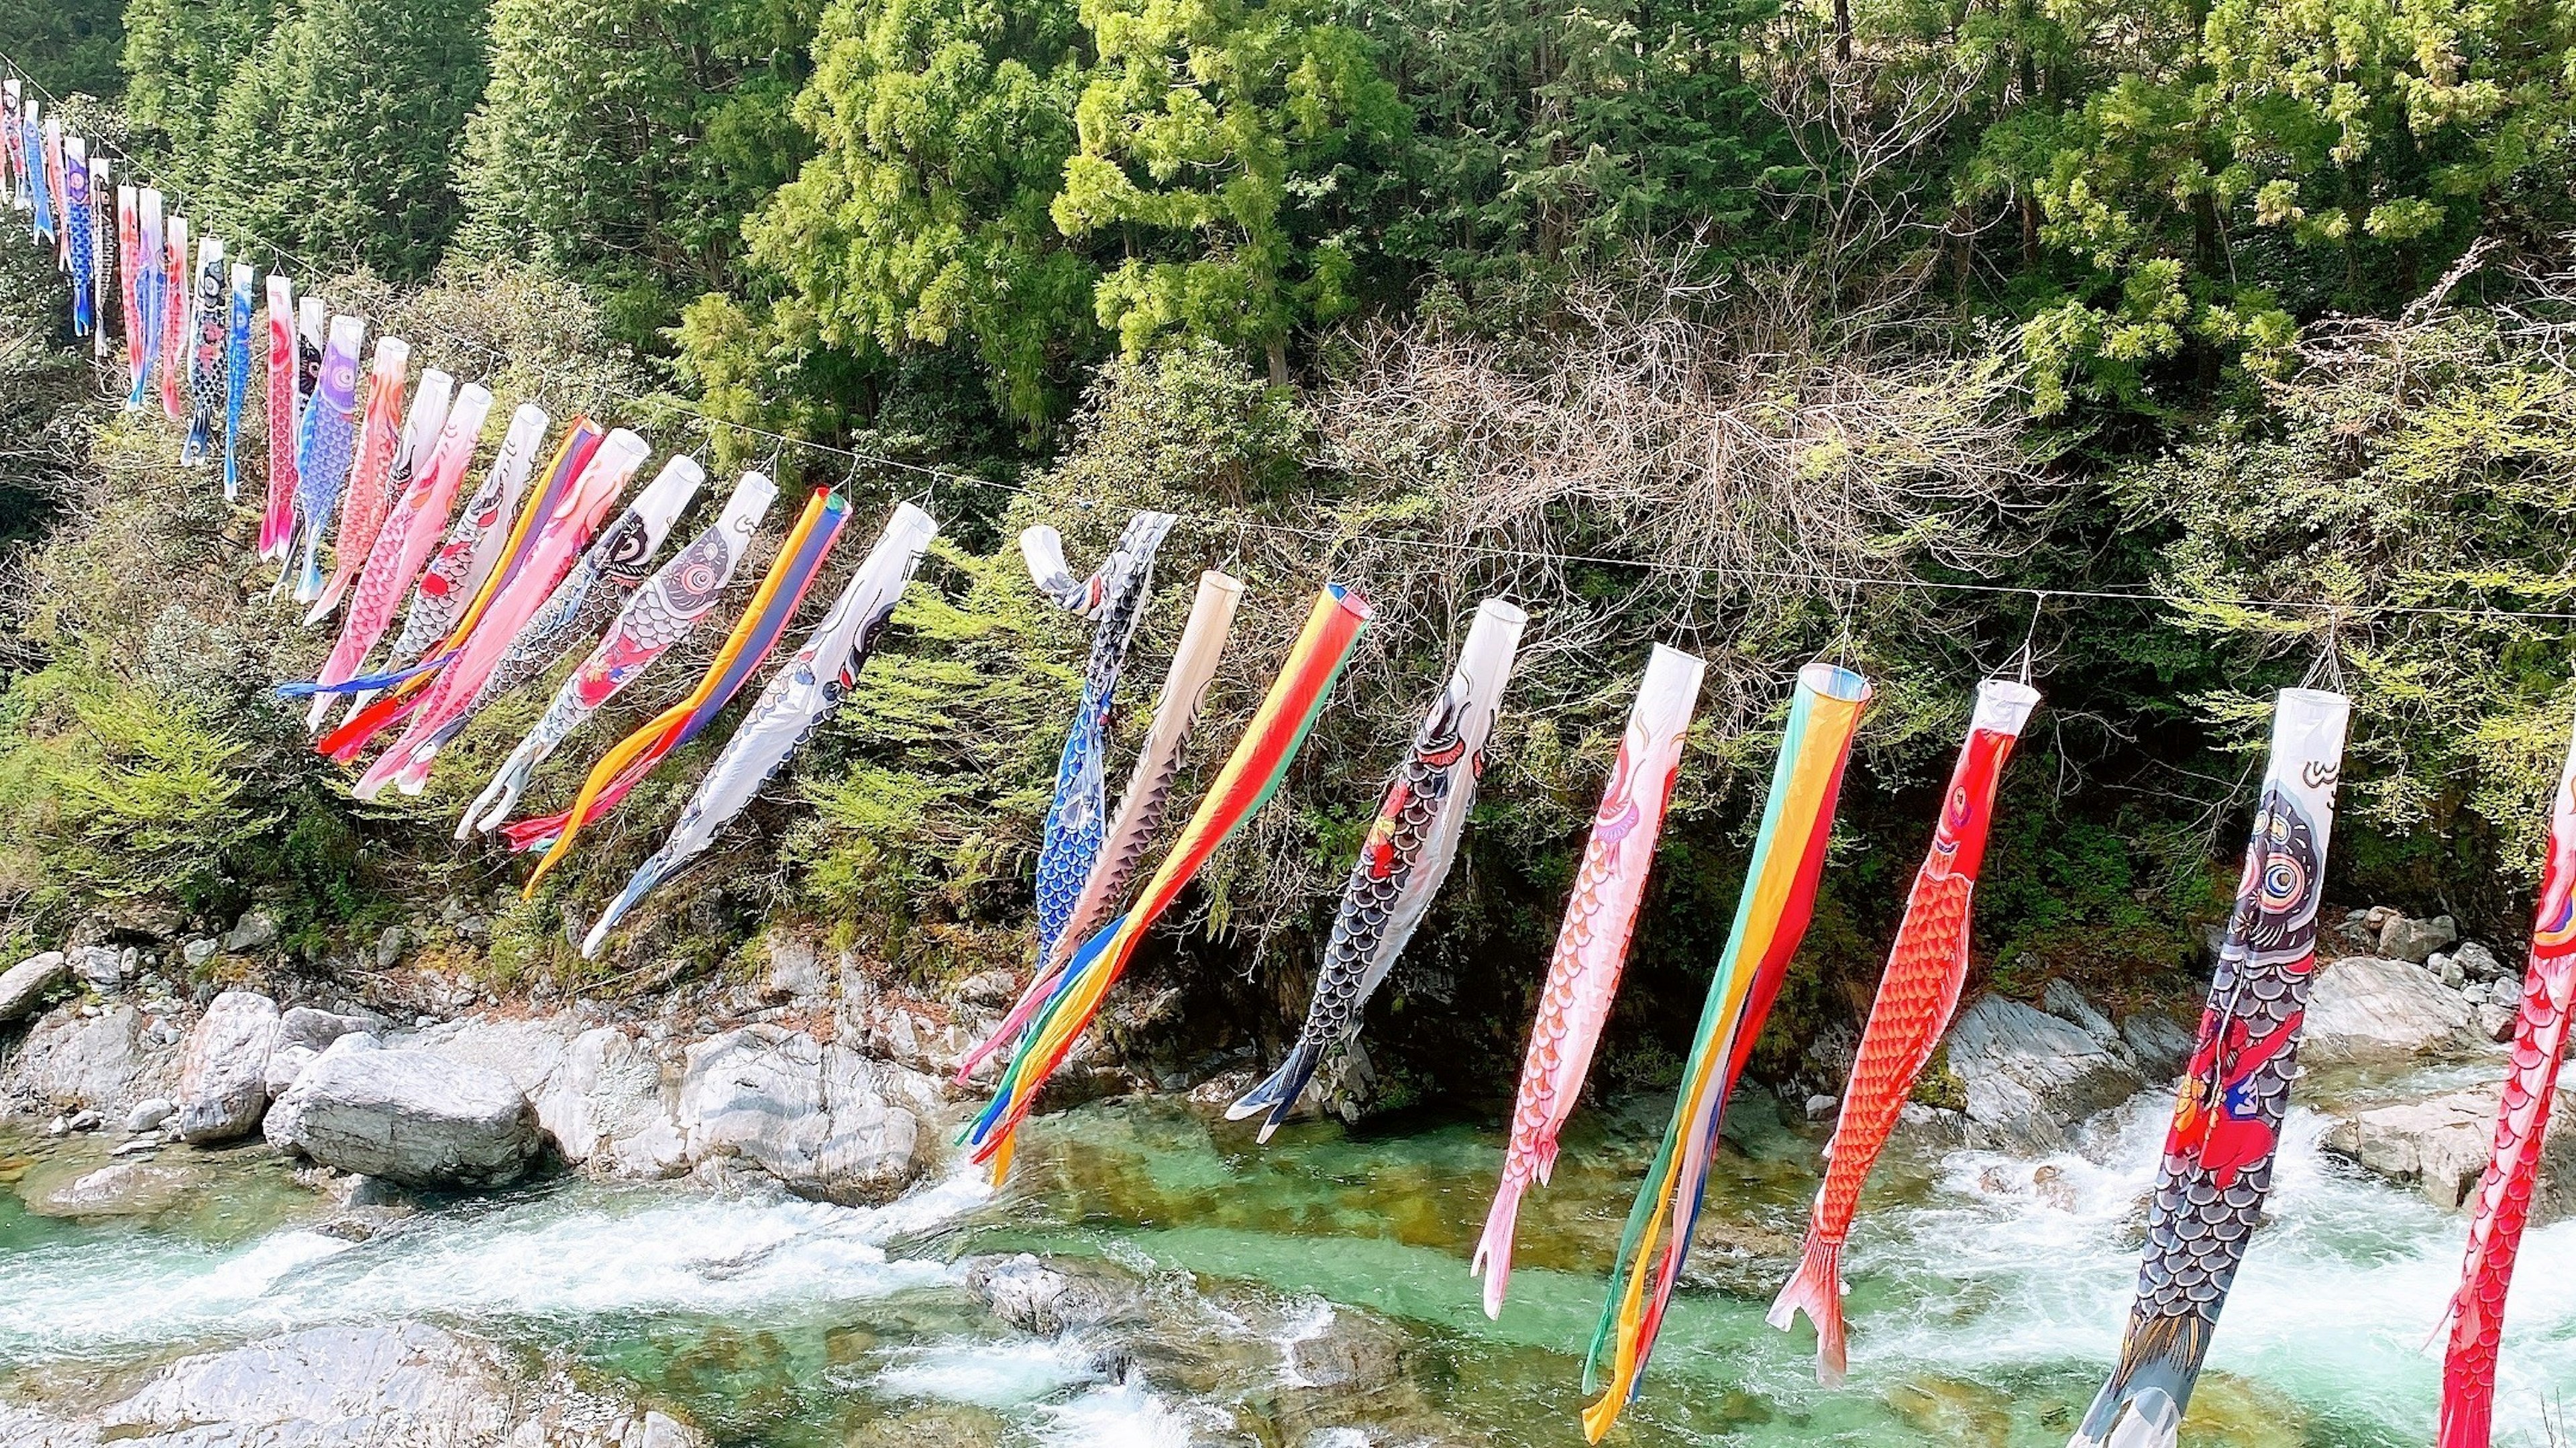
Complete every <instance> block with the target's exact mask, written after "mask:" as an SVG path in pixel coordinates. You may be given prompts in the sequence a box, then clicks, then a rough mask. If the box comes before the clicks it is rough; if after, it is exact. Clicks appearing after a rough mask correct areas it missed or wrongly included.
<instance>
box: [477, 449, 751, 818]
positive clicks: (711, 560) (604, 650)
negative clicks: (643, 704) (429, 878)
mask: <svg viewBox="0 0 2576 1448" xmlns="http://www.w3.org/2000/svg"><path fill="white" fill-rule="evenodd" d="M777 496H778V485H777V484H776V483H773V482H771V481H770V480H769V478H768V475H766V474H764V473H757V472H748V473H744V474H743V475H742V481H741V482H740V483H738V484H736V485H735V486H734V490H733V497H732V499H731V500H729V501H728V502H727V503H726V504H725V506H724V512H723V514H722V515H721V516H719V517H718V518H717V519H716V521H715V522H714V523H712V524H710V525H708V527H707V530H706V531H705V532H703V533H700V534H699V535H698V536H697V537H696V538H695V539H694V540H692V541H691V542H690V544H689V546H688V547H686V548H683V549H681V550H680V551H679V553H677V554H676V555H674V556H673V557H672V559H671V561H670V562H668V563H665V564H663V565H662V567H661V571H659V572H657V573H655V574H654V575H653V576H652V577H651V578H649V579H647V580H645V583H644V586H643V587H642V588H641V589H638V590H637V591H636V593H635V596H634V597H633V598H631V599H629V600H627V603H626V607H625V608H624V609H623V610H621V611H620V612H619V613H618V615H617V621H616V622H615V623H614V624H611V625H610V626H609V630H608V636H607V637H606V638H603V639H601V640H600V641H599V644H598V646H597V647H596V648H593V649H592V650H591V651H590V655H589V657H587V658H585V659H583V660H582V661H581V664H580V666H579V667H577V668H575V669H574V670H573V671H572V675H571V677H569V678H567V679H565V680H564V681H563V684H562V686H561V687H560V688H558V689H556V690H555V697H554V700H553V702H551V703H549V704H548V705H547V706H546V712H545V714H544V715H543V716H542V717H540V718H539V719H538V720H537V723H536V727H535V728H533V729H530V730H529V731H528V737H527V738H525V739H522V740H520V741H519V747H518V748H516V749H514V750H512V751H510V757H509V758H508V759H506V760H504V761H503V762H502V764H501V767H500V769H499V770H498V771H496V772H495V773H494V774H493V776H492V782H491V783H490V784H487V785H485V786H484V787H483V793H482V794H480V795H478V796H477V797H476V798H475V800H474V803H473V804H471V805H469V806H467V807H466V810H465V817H464V818H463V819H462V820H459V821H458V822H457V826H456V837H457V838H458V839H460V840H462V839H467V838H469V837H471V836H472V835H473V833H474V832H475V831H477V830H484V831H490V830H495V829H499V828H500V827H501V822H502V821H503V820H505V819H508V818H509V817H510V811H511V810H513V809H516V808H517V807H518V804H519V796H521V795H522V794H524V793H526V792H527V788H528V783H529V781H530V780H531V779H533V778H534V777H535V775H536V771H537V766H538V765H540V764H543V763H545V762H546V759H547V757H548V756H549V755H551V754H553V753H554V751H555V747H556V746H557V745H560V744H561V743H563V741H564V740H565V739H566V738H568V737H570V736H571V734H572V732H573V731H574V730H576V729H578V728H580V727H581V726H582V723H583V722H584V721H585V720H587V719H589V718H590V716H591V715H593V714H595V713H597V712H599V709H600V706H602V705H604V704H606V703H607V702H608V701H609V700H610V699H612V698H615V697H616V696H617V693H618V691H619V690H621V689H623V688H625V687H626V685H627V684H628V683H629V682H630V681H632V680H633V679H635V678H636V677H637V676H638V675H640V674H642V673H643V672H644V670H645V669H647V668H649V667H651V666H652V664H653V661H654V660H656V659H658V658H660V657H662V655H663V654H665V653H667V652H669V651H670V649H671V648H672V646H674V645H676V644H678V643H679V642H680V640H682V639H684V638H686V637H688V636H689V634H690V632H691V631H692V630H694V629H695V628H696V627H697V624H698V620H700V619H702V618H704V617H706V615H707V614H708V613H710V612H711V611H713V610H714V608H715V606H716V604H717V602H718V601H719V600H721V599H722V598H723V597H724V591H725V587H726V585H727V584H729V583H731V582H732V581H733V575H734V569H735V568H736V567H737V566H739V565H740V564H741V562H742V559H743V555H744V554H745V553H746V552H747V551H749V549H750V547H751V537H752V535H753V534H754V533H756V532H758V531H759V530H760V520H761V519H762V518H763V517H765V516H766V515H767V514H768V512H769V505H770V503H771V502H772V501H773V500H775V499H776V498H777Z"/></svg>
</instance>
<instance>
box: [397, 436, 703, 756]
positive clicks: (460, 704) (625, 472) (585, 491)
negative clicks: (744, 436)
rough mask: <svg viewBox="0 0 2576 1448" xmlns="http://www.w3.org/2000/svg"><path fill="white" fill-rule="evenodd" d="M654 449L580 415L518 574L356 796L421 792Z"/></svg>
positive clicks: (424, 694)
mask: <svg viewBox="0 0 2576 1448" xmlns="http://www.w3.org/2000/svg"><path fill="white" fill-rule="evenodd" d="M651 453H652V447H651V446H650V445H649V444H647V443H646V442H645V441H644V439H642V438H640V437H638V436H636V435H635V434H634V433H632V432H629V431H627V430H626V429H624V428H619V429H618V430H617V431H615V432H612V433H610V434H608V435H607V437H606V438H604V439H603V438H601V437H600V435H599V428H598V425H597V424H595V423H593V422H592V421H591V420H590V419H588V418H586V417H581V418H575V419H573V425H572V427H571V429H570V430H569V431H568V432H567V433H566V434H565V437H564V444H563V451H562V452H561V453H560V454H559V455H558V459H559V460H558V463H557V465H556V467H555V469H554V472H555V474H556V476H558V477H560V476H562V475H563V474H564V473H565V472H566V471H567V470H570V471H571V472H572V474H573V476H572V481H571V482H570V484H569V485H567V486H566V487H564V488H563V489H562V490H561V492H560V494H559V495H558V497H557V498H556V501H555V504H554V506H553V507H552V508H550V509H548V510H547V512H546V516H545V520H544V522H543V523H541V524H540V525H539V526H538V528H537V531H536V534H535V535H534V537H532V538H531V539H530V540H529V543H528V545H527V547H526V549H525V550H524V552H523V554H522V556H521V557H520V558H519V559H518V560H516V563H515V567H514V569H513V576H512V577H511V578H510V580H509V581H508V583H507V585H506V586H505V587H503V588H502V589H500V590H498V591H497V592H496V593H495V594H494V596H493V599H492V602H491V603H490V604H489V605H488V606H487V607H486V608H485V609H484V611H483V616H482V617H481V619H480V620H478V621H477V622H476V624H475V626H474V631H473V632H472V633H471V634H469V635H467V636H466V638H465V641H464V643H463V645H462V646H460V647H459V648H458V649H457V650H456V652H455V657H454V658H452V659H451V660H449V661H448V663H447V664H446V665H445V666H443V667H442V668H440V669H439V670H438V671H437V673H436V674H434V675H431V676H429V683H428V685H427V686H426V687H425V688H424V689H423V690H422V691H421V697H420V702H419V704H418V706H417V707H416V708H414V709H413V710H411V712H410V716H409V720H408V722H407V723H406V725H405V727H404V729H403V732H402V735H401V737H400V738H398V739H396V740H395V741H394V743H393V746H392V747H391V748H389V749H387V750H386V751H385V752H384V753H383V754H382V755H380V756H378V758H377V759H376V762H375V763H373V764H371V765H369V766H367V769H366V771H365V772H364V773H362V774H360V775H359V776H358V782H357V783H356V784H355V785H353V786H351V787H350V793H352V794H354V795H356V796H357V797H358V798H360V799H373V798H375V797H376V796H377V795H378V794H379V793H382V792H383V790H384V788H385V786H386V785H389V784H392V783H395V782H396V781H397V780H399V781H400V782H401V784H402V788H403V792H404V793H405V794H417V793H419V792H420V789H421V784H422V782H423V781H425V780H426V779H427V777H428V770H429V765H430V762H431V760H432V759H434V758H435V757H436V756H437V753H438V750H439V747H440V746H441V745H442V744H443V743H445V742H446V741H447V740H448V739H449V738H451V737H453V734H454V731H453V730H452V729H451V728H450V727H449V726H450V725H452V724H455V723H456V722H458V721H459V720H461V719H463V718H464V717H465V716H466V715H467V714H468V713H470V712H471V711H472V709H473V706H474V700H475V699H476V697H477V696H478V695H479V694H480V693H481V691H482V688H483V683H484V681H485V680H486V679H488V678H490V677H491V676H492V670H493V669H494V667H496V666H497V665H498V664H499V663H500V661H501V659H502V657H503V656H504V655H506V654H507V653H508V652H509V649H510V645H511V644H513V643H514V642H516V641H517V639H518V637H519V631H520V630H521V629H522V628H524V627H525V626H526V625H527V623H528V621H529V620H530V619H531V618H534V617H535V616H536V614H537V611H538V610H539V609H540V608H542V607H543V606H544V605H545V602H546V600H547V599H549V598H551V597H552V596H553V595H554V591H555V585H556V584H558V583H561V582H562V581H563V579H564V576H565V575H566V574H568V573H570V572H571V571H572V569H573V566H574V564H575V563H577V562H578V561H579V558H580V554H581V550H582V548H583V547H584V546H585V545H586V544H588V543H589V541H590V538H591V534H592V533H593V532H594V531H596V530H597V529H598V527H599V524H600V520H601V518H602V517H604V516H605V515H606V514H607V512H608V508H609V505H610V504H612V503H614V502H616V501H617V498H618V495H619V494H621V493H623V492H625V491H626V485H627V484H628V483H629V482H632V481H633V480H634V478H635V474H636V472H637V470H639V469H640V468H642V467H643V466H644V459H645V458H646V457H648V456H650V455H651ZM576 460H578V461H576Z"/></svg>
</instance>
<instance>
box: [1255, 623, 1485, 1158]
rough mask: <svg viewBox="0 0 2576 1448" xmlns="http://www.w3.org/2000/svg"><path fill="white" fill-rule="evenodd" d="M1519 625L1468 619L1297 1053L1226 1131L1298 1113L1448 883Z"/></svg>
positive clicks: (1342, 922) (1328, 949)
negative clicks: (1320, 1070)
mask: <svg viewBox="0 0 2576 1448" xmlns="http://www.w3.org/2000/svg"><path fill="white" fill-rule="evenodd" d="M1528 622H1529V615H1527V614H1525V613H1523V612H1522V611H1521V610H1520V609H1518V608H1516V607H1514V606H1513V605H1511V604H1509V603H1506V602H1505V601H1503V600H1502V599H1499V598H1489V599H1486V600H1485V601H1484V603H1483V604H1482V605H1481V606H1479V607H1478V608H1477V610H1476V621H1475V623H1474V624H1473V625H1471V626H1470V627H1469V628H1468V630H1467V642H1466V645H1465V646H1464V647H1463V648H1461V649H1460V650H1459V651H1458V667H1457V669H1456V670H1455V671H1454V672H1453V673H1451V674H1450V676H1449V683H1448V686H1447V687H1445V688H1443V689H1442V690H1441V691H1440V694H1439V697H1437V698H1435V699H1433V700H1432V701H1431V708H1430V711H1429V712H1428V713H1426V714H1425V715H1424V716H1423V719H1422V727H1421V728H1419V729H1417V730H1416V731H1414V735H1413V749H1412V752H1411V753H1409V754H1408V755H1406V756H1405V760H1404V762H1403V763H1402V764H1401V765H1399V766H1397V768H1396V771H1395V777H1394V778H1393V779H1392V780H1390V781H1389V782H1388V784H1387V790H1386V798H1385V800H1384V801H1383V802H1382V803H1381V804H1380V805H1379V806H1378V811H1377V821H1376V823H1374V824H1372V825H1371V826H1370V827H1369V832H1368V836H1367V838H1365V839H1363V840H1362V841H1361V842H1360V857H1359V861H1358V863H1356V864H1354V865H1353V866H1352V867H1351V877H1350V880H1349V881H1348V882H1347V883H1346V884H1344V885H1343V887H1342V904H1341V909H1340V910H1339V911H1338V912H1337V913H1336V914H1335V915H1334V917H1333V933H1332V935H1331V937H1330V938H1329V939H1328V940H1327V941H1326V942H1325V945H1324V964H1323V968H1322V969H1321V970H1320V971H1318V972H1317V973H1316V976H1315V997H1314V1000H1313V1002H1312V1003H1311V1004H1309V1005H1308V1006H1307V1008H1306V1024H1305V1026H1304V1028H1303V1029H1301V1030H1300V1031H1299V1032H1298V1033H1297V1040H1296V1044H1294V1045H1293V1046H1291V1047H1289V1050H1288V1055H1287V1058H1286V1059H1285V1060H1283V1061H1282V1062H1281V1063H1280V1065H1279V1069H1278V1070H1276V1071H1274V1072H1272V1073H1271V1075H1270V1078H1269V1079H1268V1080H1266V1081H1263V1082H1262V1083H1261V1084H1260V1085H1258V1086H1255V1087H1253V1088H1252V1089H1251V1090H1249V1091H1247V1092H1245V1093H1244V1094H1243V1097H1242V1099H1241V1100H1238V1101H1236V1102H1235V1103H1234V1104H1233V1105H1232V1106H1229V1107H1227V1108H1226V1112H1225V1115H1226V1119H1227V1120H1229V1121H1240V1120H1242V1119H1243V1118H1244V1117H1247V1116H1250V1115H1252V1114H1253V1113H1254V1112H1257V1111H1258V1112H1267V1113H1268V1115H1267V1116H1265V1117H1264V1118H1263V1120H1262V1123H1261V1136H1260V1139H1261V1140H1263V1141H1268V1140H1269V1139H1270V1133H1272V1132H1274V1131H1277V1130H1278V1129H1279V1125H1280V1123H1281V1122H1283V1121H1286V1120H1287V1119H1288V1113H1289V1112H1291V1111H1293V1110H1295V1109H1296V1106H1297V1098H1298V1097H1299V1096H1300V1095H1302V1094H1304V1092H1305V1090H1306V1083H1307V1082H1308V1081H1309V1080H1311V1079H1313V1077H1314V1074H1315V1068H1316V1066H1318V1065H1319V1064H1321V1063H1322V1061H1323V1059H1324V1055H1325V1053H1326V1052H1327V1051H1329V1050H1332V1049H1333V1048H1335V1047H1338V1046H1340V1045H1341V1044H1342V1043H1343V1042H1345V1041H1348V1040H1349V1039H1350V1038H1351V1037H1352V1036H1354V1035H1357V1034H1358V1033H1359V1028H1360V1012H1361V1011H1362V1010H1364V1009H1365V1008H1366V1007H1367V1005H1368V1001H1369V997H1370V996H1372V995H1375V994H1376V993H1377V988H1378V986H1379V985H1380V984H1381V983H1383V982H1384V981H1385V980H1386V976H1387V972H1388V971H1390V970H1392V969H1394V968H1395V962H1396V957H1398V956H1400V955H1402V954H1403V953H1404V947H1405V945H1406V944H1407V943H1408V942H1409V941H1411V940H1412V939H1413V932H1414V930H1415V928H1416V927H1418V926H1419V925H1421V923H1422V917H1423V915H1424V914H1425V913H1426V912H1428V911H1429V910H1430V908H1431V898H1432V897H1433V896H1434V895H1437V894H1439V893H1440V885H1441V882H1442V881H1444V880H1446V879H1448V878H1449V866H1450V863H1451V862H1452V861H1453V860H1455V859H1456V858H1457V855H1458V841H1459V839H1460V838H1461V836H1463V835H1464V834H1465V833H1466V828H1467V811H1468V809H1469V808H1471V807H1472V806H1473V805H1474V804H1475V801H1476V781H1477V780H1478V779H1480V778H1481V777H1483V775H1484V772H1485V739H1486V737H1487V736H1488V734H1490V733H1491V731H1492V729H1493V727H1494V716H1495V714H1496V712H1497V711H1499V710H1500V709H1501V707H1502V699H1503V683H1504V681H1505V680H1507V679H1509V678H1510V677H1511V673H1512V658H1513V655H1514V654H1515V653H1517V652H1518V651H1519V649H1520V642H1521V629H1522V628H1523V626H1525V625H1526V624H1527V623H1528Z"/></svg>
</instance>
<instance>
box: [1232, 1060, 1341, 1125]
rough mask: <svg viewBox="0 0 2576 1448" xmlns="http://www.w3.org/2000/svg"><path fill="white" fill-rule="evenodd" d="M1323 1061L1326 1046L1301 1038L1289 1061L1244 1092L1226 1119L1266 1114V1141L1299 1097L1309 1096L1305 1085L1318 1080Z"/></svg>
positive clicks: (1295, 1106)
mask: <svg viewBox="0 0 2576 1448" xmlns="http://www.w3.org/2000/svg"><path fill="white" fill-rule="evenodd" d="M1323 1060H1324V1043H1323V1042H1321V1041H1319V1040H1317V1039H1316V1038H1315V1037H1313V1036H1312V1035H1301V1036H1299V1037H1298V1038H1297V1044H1296V1045H1294V1046H1292V1047H1290V1048H1289V1051H1288V1059H1287V1060H1285V1061H1282V1062H1280V1063H1279V1069H1278V1070H1276V1071H1273V1072H1271V1073H1270V1079H1269V1080H1267V1081H1264V1082H1262V1083H1261V1084H1260V1085H1258V1086H1255V1087H1253V1088H1252V1089H1251V1090H1249V1091H1246V1092H1244V1093H1243V1096H1242V1098H1241V1099H1240V1100H1238V1101H1236V1102H1235V1103H1234V1104H1233V1105H1232V1106H1229V1107H1227V1108H1226V1109H1225V1119H1226V1120H1228V1121H1241V1120H1242V1119H1243V1118H1245V1117H1247V1116H1250V1115H1251V1114H1252V1113H1254V1112H1256V1111H1267V1112H1269V1113H1270V1114H1269V1116H1268V1117H1266V1118H1265V1119H1264V1120H1263V1121H1262V1123H1261V1137H1260V1139H1261V1140H1263V1141H1268V1140H1269V1139H1270V1133H1272V1132H1274V1131H1277V1130H1278V1129H1279V1125H1280V1123H1281V1122H1283V1121H1286V1120H1287V1119H1288V1113H1289V1112H1291V1111H1294V1110H1296V1109H1297V1098H1298V1097H1300V1096H1303V1095H1305V1094H1306V1083H1307V1082H1309V1081H1311V1080H1313V1079H1315V1068H1316V1067H1317V1066H1318V1065H1321V1064H1322V1063H1323Z"/></svg>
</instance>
